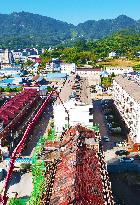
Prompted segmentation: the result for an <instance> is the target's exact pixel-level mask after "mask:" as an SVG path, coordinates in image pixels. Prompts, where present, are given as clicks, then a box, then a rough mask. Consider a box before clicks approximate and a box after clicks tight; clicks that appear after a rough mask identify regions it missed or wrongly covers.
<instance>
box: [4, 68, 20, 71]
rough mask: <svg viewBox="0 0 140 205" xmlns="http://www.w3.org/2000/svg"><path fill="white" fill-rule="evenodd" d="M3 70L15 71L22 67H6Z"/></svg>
mask: <svg viewBox="0 0 140 205" xmlns="http://www.w3.org/2000/svg"><path fill="white" fill-rule="evenodd" d="M2 70H15V71H20V68H4V69H2Z"/></svg>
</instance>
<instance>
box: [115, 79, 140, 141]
mask: <svg viewBox="0 0 140 205" xmlns="http://www.w3.org/2000/svg"><path fill="white" fill-rule="evenodd" d="M113 97H114V103H115V105H116V107H117V109H118V111H119V112H120V115H121V116H122V118H123V119H124V121H125V123H126V125H127V126H128V128H129V129H130V133H129V137H130V139H131V140H132V141H133V142H134V143H140V87H139V85H138V84H137V83H136V82H133V81H131V80H128V78H126V77H122V76H117V77H115V79H114V81H113Z"/></svg>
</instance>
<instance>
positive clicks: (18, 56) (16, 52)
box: [12, 49, 23, 61]
mask: <svg viewBox="0 0 140 205" xmlns="http://www.w3.org/2000/svg"><path fill="white" fill-rule="evenodd" d="M12 54H13V58H14V61H16V60H21V58H22V56H23V55H22V50H21V49H18V50H13V51H12Z"/></svg>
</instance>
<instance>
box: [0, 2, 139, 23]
mask: <svg viewBox="0 0 140 205" xmlns="http://www.w3.org/2000/svg"><path fill="white" fill-rule="evenodd" d="M0 1H1V2H0V13H2V14H9V13H12V12H20V11H28V12H31V13H36V14H41V15H43V16H48V17H52V18H55V19H58V20H62V21H65V22H68V23H72V24H74V25H77V24H78V23H82V22H85V21H87V20H99V19H109V18H111V19H112V18H116V17H117V16H119V15H121V14H125V15H127V16H129V17H131V18H134V19H136V20H137V19H140V12H139V10H140V0H0Z"/></svg>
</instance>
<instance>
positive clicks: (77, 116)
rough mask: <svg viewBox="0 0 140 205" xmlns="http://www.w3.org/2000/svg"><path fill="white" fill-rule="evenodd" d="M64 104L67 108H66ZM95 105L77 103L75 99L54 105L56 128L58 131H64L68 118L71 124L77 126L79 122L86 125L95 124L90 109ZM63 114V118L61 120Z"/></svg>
mask: <svg viewBox="0 0 140 205" xmlns="http://www.w3.org/2000/svg"><path fill="white" fill-rule="evenodd" d="M64 106H65V108H66V110H67V112H66V110H65V109H64ZM92 108H93V105H92V104H91V105H84V104H81V105H80V104H79V105H75V101H74V100H69V101H67V102H65V103H64V105H62V104H55V105H54V121H55V129H56V131H57V132H58V133H62V131H63V128H64V126H65V127H67V125H68V120H69V125H70V126H75V125H77V124H82V125H84V126H92V125H93V115H90V114H91V113H90V109H92ZM60 116H61V120H60Z"/></svg>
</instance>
